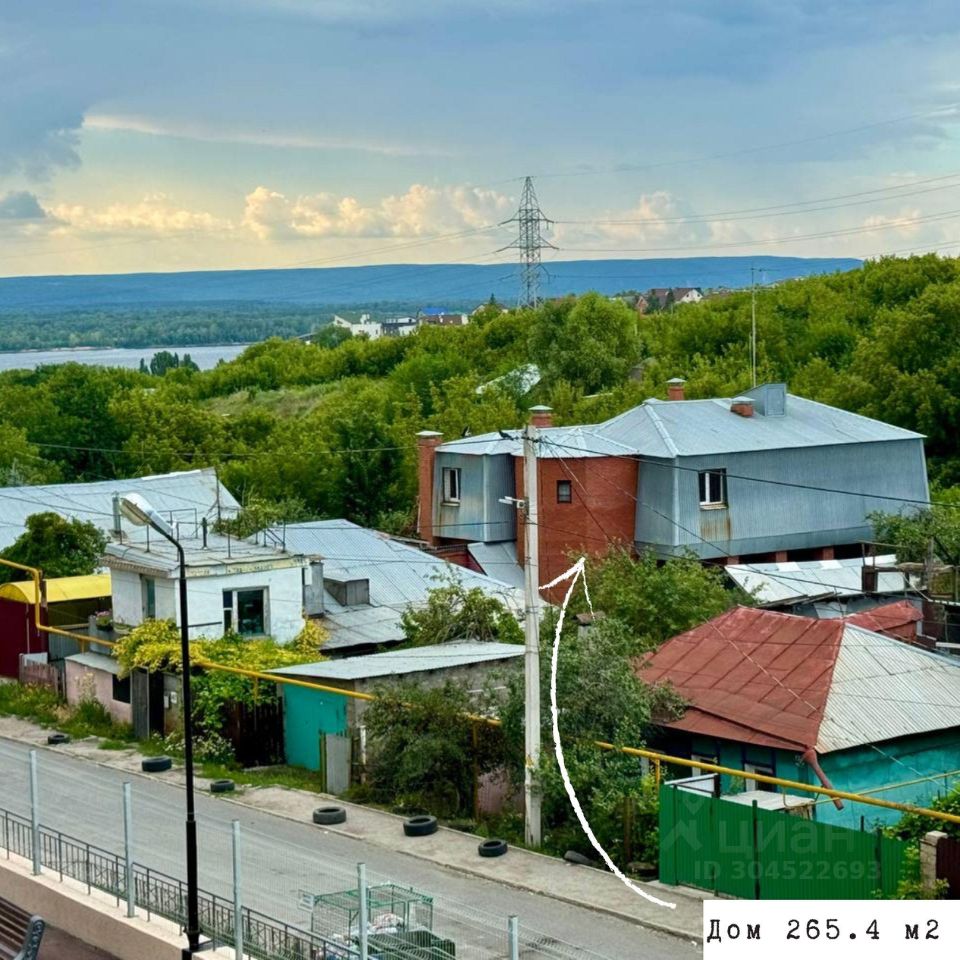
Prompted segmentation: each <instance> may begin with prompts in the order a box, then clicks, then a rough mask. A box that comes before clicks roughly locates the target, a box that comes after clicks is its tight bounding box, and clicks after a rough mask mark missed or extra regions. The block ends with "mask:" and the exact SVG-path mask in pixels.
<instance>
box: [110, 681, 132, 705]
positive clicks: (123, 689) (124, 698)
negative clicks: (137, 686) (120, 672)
mask: <svg viewBox="0 0 960 960" xmlns="http://www.w3.org/2000/svg"><path fill="white" fill-rule="evenodd" d="M113 699H114V700H115V701H116V702H117V703H129V702H130V677H129V676H127V677H124V678H123V679H122V680H121V679H120V678H119V677H118V676H116V675H114V677H113Z"/></svg>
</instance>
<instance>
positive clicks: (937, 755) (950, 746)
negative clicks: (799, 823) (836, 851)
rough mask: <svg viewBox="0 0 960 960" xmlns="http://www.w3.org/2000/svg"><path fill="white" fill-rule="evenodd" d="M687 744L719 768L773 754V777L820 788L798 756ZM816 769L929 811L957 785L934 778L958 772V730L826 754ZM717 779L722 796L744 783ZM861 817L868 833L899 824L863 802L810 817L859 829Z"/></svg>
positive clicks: (848, 786)
mask: <svg viewBox="0 0 960 960" xmlns="http://www.w3.org/2000/svg"><path fill="white" fill-rule="evenodd" d="M689 744H690V753H691V754H697V755H699V756H707V757H708V756H716V757H717V761H718V763H719V764H720V765H721V766H724V767H732V768H733V769H735V770H743V769H744V763H746V762H750V761H754V762H764V763H768V762H769V759H764V758H770V756H771V754H772V757H773V765H774V768H775V769H774V776H777V777H783V778H784V779H785V780H797V781H799V782H800V783H810V784H819V783H820V781H819V779H818V778H817V776H816V774H815V773H814V772H813V770H811V769H810V767H809V766H807V764H805V763H802V762H798V754H796V753H793V752H790V751H787V750H774V751H770V750H765V749H764V748H762V747H754V746H751V745H750V744H742V743H737V742H735V741H730V740H713V739H709V738H705V737H697V736H692V737H691V738H690V741H689ZM820 766H821V767H822V769H823V772H824V773H825V774H826V776H827V779H828V780H829V781H830V782H831V783H832V784H833V786H834V787H836V789H837V790H847V791H850V792H851V793H865V794H866V795H867V796H871V797H875V798H877V799H881V800H892V801H895V802H897V803H909V804H913V805H915V806H927V805H928V804H929V803H930V802H931V801H932V800H933V799H934V798H935V797H936V796H937V795H938V794H943V793H946V792H948V791H949V790H950V789H951V788H952V787H953V786H955V785H956V784H957V783H958V782H960V775H958V774H954V775H953V776H947V777H944V776H936V775H937V774H943V773H949V772H950V771H956V770H960V731H957V730H948V731H941V732H938V733H931V734H926V735H923V736H916V737H906V738H904V739H902V740H892V741H888V742H886V743H881V744H876V745H875V746H861V747H854V748H852V749H850V750H842V751H839V752H837V753H827V754H824V755H822V756H821V757H820ZM930 776H935V779H933V780H926V781H924V782H921V783H909V781H912V780H919V779H921V778H922V777H930ZM720 779H721V789H722V791H723V792H724V793H727V792H735V791H736V790H738V789H741V786H740V784H742V781H740V780H739V779H738V778H736V777H729V776H722V777H721V778H720ZM890 784H904V785H903V786H889V785H890ZM797 793H799V791H797ZM807 796H809V794H807ZM861 816H862V817H863V820H864V824H863V825H864V826H865V827H866V828H867V829H871V828H872V827H875V826H877V825H880V824H883V825H886V824H891V823H896V821H897V820H899V819H900V813H899V812H898V811H896V810H884V809H883V808H881V807H869V806H867V805H865V804H862V803H850V802H847V801H844V803H843V809H842V810H838V809H837V808H836V806H834V803H833V801H832V800H829V799H826V798H821V799H818V800H817V802H816V806H815V807H814V818H815V819H816V820H817V821H819V822H820V823H830V824H835V825H837V826H842V827H850V828H853V829H859V828H860V826H861V823H860V818H861Z"/></svg>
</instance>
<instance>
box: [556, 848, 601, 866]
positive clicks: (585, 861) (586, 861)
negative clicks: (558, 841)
mask: <svg viewBox="0 0 960 960" xmlns="http://www.w3.org/2000/svg"><path fill="white" fill-rule="evenodd" d="M563 859H564V860H566V861H567V863H575V864H577V866H580V867H593V866H596V864H595V863H594V862H593V860H591V859H590V858H589V857H585V856H584V855H583V854H582V853H578V852H577V851H576V850H568V851H567V852H566V853H565V854H564V855H563Z"/></svg>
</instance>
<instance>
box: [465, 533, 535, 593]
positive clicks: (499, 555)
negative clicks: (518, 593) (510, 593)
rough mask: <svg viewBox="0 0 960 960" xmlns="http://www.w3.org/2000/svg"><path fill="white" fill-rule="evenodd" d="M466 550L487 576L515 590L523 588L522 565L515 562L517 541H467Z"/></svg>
mask: <svg viewBox="0 0 960 960" xmlns="http://www.w3.org/2000/svg"><path fill="white" fill-rule="evenodd" d="M467 551H468V552H469V554H470V556H471V557H473V559H474V560H475V561H476V562H477V563H478V564H479V565H480V568H481V569H482V570H483V572H484V573H485V574H486V575H487V576H488V577H493V578H494V580H500V581H501V582H502V583H508V584H509V585H510V586H511V587H514V588H515V589H517V590H523V588H524V574H523V567H521V566H520V564H519V563H518V562H517V542H516V541H515V540H506V541H504V542H502V543H468V544H467Z"/></svg>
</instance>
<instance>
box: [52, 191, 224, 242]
mask: <svg viewBox="0 0 960 960" xmlns="http://www.w3.org/2000/svg"><path fill="white" fill-rule="evenodd" d="M50 212H51V213H52V214H53V215H54V216H55V217H56V218H57V219H58V220H59V221H61V224H62V226H61V227H60V228H59V229H58V230H57V233H58V234H64V233H88V234H144V233H146V234H155V235H178V234H181V235H182V234H191V233H194V234H195V233H201V234H208V233H224V232H228V231H230V230H232V229H233V225H232V224H231V223H230V221H228V220H223V219H221V218H219V217H216V216H214V215H213V214H211V213H207V212H206V211H202V210H186V209H183V208H182V207H178V206H177V205H176V204H174V203H172V202H171V200H170V198H169V197H168V196H166V194H162V193H153V194H148V195H147V196H145V197H144V198H143V199H142V200H140V201H139V202H137V203H112V204H110V205H109V206H106V207H101V208H99V209H98V208H93V207H87V206H83V205H81V204H70V203H61V204H56V205H54V206H53V207H52V208H51V210H50Z"/></svg>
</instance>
